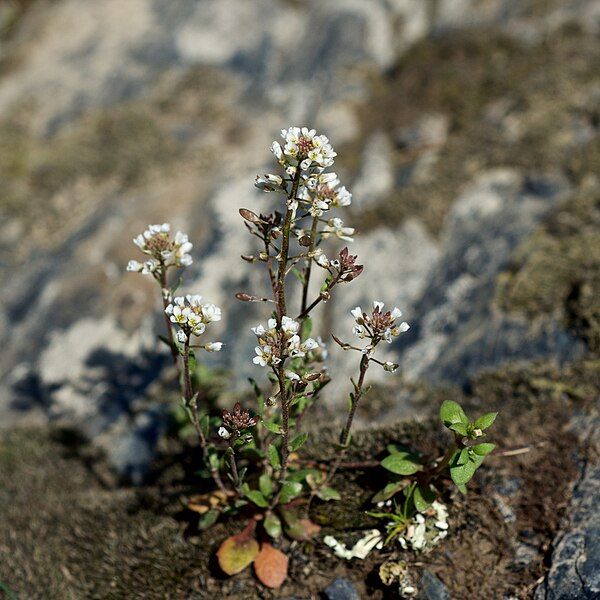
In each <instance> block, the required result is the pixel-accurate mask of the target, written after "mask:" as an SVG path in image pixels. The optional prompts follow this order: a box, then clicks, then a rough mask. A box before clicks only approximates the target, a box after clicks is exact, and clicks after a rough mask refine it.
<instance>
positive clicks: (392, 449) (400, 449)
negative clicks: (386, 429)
mask: <svg viewBox="0 0 600 600" xmlns="http://www.w3.org/2000/svg"><path fill="white" fill-rule="evenodd" d="M386 448H387V451H388V452H389V453H390V454H404V455H407V454H411V453H412V452H411V449H410V448H409V447H408V446H405V445H403V444H388V445H387V446H386Z"/></svg>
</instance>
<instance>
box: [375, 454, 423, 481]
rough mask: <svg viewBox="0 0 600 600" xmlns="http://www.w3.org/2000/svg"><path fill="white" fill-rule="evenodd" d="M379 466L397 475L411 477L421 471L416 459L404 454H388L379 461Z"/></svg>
mask: <svg viewBox="0 0 600 600" xmlns="http://www.w3.org/2000/svg"><path fill="white" fill-rule="evenodd" d="M381 466H382V467H383V468H384V469H387V470H388V471H391V472H392V473H396V474H397V475H412V474H414V473H416V472H417V471H420V470H421V469H422V465H421V464H419V463H418V462H417V460H416V457H414V456H411V455H410V454H408V455H404V453H401V452H399V453H396V454H390V455H389V456H386V457H385V458H384V459H383V460H382V461H381Z"/></svg>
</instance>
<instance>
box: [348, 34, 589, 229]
mask: <svg viewBox="0 0 600 600" xmlns="http://www.w3.org/2000/svg"><path fill="white" fill-rule="evenodd" d="M598 64H600V50H599V48H598V44H597V42H596V40H595V38H593V36H589V35H585V34H582V33H581V32H580V31H577V30H573V28H568V27H565V28H563V29H562V30H559V31H557V32H555V33H554V34H552V36H550V37H549V38H547V39H544V40H543V41H541V42H540V43H538V44H535V45H524V44H521V43H519V42H518V41H517V40H515V39H513V38H510V37H508V36H505V35H502V34H499V33H498V32H497V31H482V30H478V31H472V32H459V33H456V34H453V35H452V36H444V37H440V38H435V37H434V38H428V39H426V40H424V41H422V42H420V43H418V44H416V45H415V47H414V48H413V49H411V50H410V51H409V52H408V53H407V54H406V55H404V56H403V57H402V59H401V61H400V62H399V64H398V65H397V66H396V68H395V69H393V70H392V71H391V72H390V73H388V74H387V75H385V76H383V77H376V78H374V79H373V82H372V85H371V97H370V99H369V102H368V103H367V104H366V105H365V106H364V109H363V110H362V111H361V112H360V116H361V127H362V133H363V136H362V139H364V138H365V137H366V136H368V135H369V134H370V132H372V131H374V130H383V131H386V132H392V133H393V132H395V131H398V130H399V129H401V128H402V127H405V126H408V125H410V124H412V123H414V122H415V121H416V120H418V119H419V117H421V116H423V115H425V114H428V113H441V114H444V115H447V116H448V118H449V119H450V124H449V135H448V140H447V142H446V144H445V145H444V146H443V147H442V148H440V149H439V150H438V159H437V162H436V163H435V165H434V166H433V168H432V169H431V173H430V174H429V175H428V176H427V177H425V178H424V179H423V180H421V181H414V180H409V183H408V185H407V184H399V185H398V186H397V188H396V189H394V191H393V192H392V193H391V194H390V195H389V196H388V197H387V198H385V199H384V200H383V202H382V203H381V204H379V205H377V206H375V207H373V208H369V209H367V210H366V211H364V212H363V213H362V214H361V215H360V221H361V224H362V227H361V230H365V229H369V228H375V227H379V226H381V225H387V226H390V227H393V226H395V225H397V224H399V223H401V222H402V221H403V220H404V219H405V218H407V217H408V216H411V217H418V218H420V219H421V220H422V221H423V222H424V223H426V224H427V225H428V227H429V228H430V230H431V231H432V232H439V231H440V229H441V227H442V225H443V222H444V218H445V216H446V215H447V213H448V210H449V208H450V206H451V205H452V203H453V201H454V199H455V198H456V195H457V194H458V193H459V192H460V189H461V187H462V186H463V185H464V184H465V182H467V181H469V180H470V179H471V178H472V176H473V175H474V174H476V173H478V172H480V171H481V170H482V169H486V168H492V167H495V166H503V167H506V166H512V167H515V168H519V169H524V170H528V169H531V170H534V169H544V170H547V169H553V168H557V169H564V170H566V171H567V172H568V173H569V174H570V176H571V177H572V179H573V181H574V182H575V183H577V184H578V183H579V182H580V181H582V180H583V179H584V178H585V177H586V175H588V174H589V173H597V172H598V164H597V163H598V156H599V155H598V152H600V145H599V144H598V142H597V140H592V141H590V142H588V143H587V144H586V146H585V147H581V148H578V147H577V146H576V143H575V142H574V141H573V140H572V138H571V136H572V134H573V127H574V125H573V121H572V119H573V117H574V116H577V117H580V118H582V119H583V120H584V121H586V120H587V121H588V123H589V124H591V125H593V123H594V122H596V121H597V118H598V115H597V109H596V108H595V107H594V106H593V103H590V102H587V101H582V98H586V97H587V95H588V94H589V90H591V89H592V86H593V82H594V81H595V79H596V78H597V77H598V74H599V70H598ZM586 102H587V103H586ZM494 107H495V108H494ZM494 111H495V112H496V113H498V115H499V116H495V117H490V114H492V113H493V112H494ZM506 115H509V116H510V119H511V121H510V122H511V125H510V126H507V125H506V123H507V122H508V121H507V120H506ZM506 127H509V129H510V127H513V128H514V130H510V131H508V130H507V129H506ZM350 150H351V151H353V152H354V154H356V153H357V151H356V149H354V148H350ZM422 152H423V150H421V149H416V150H415V149H411V148H409V149H404V148H400V147H399V148H398V149H397V150H396V152H395V155H394V160H395V164H396V170H397V172H401V170H402V169H403V168H407V167H409V168H410V165H411V164H413V163H414V161H415V160H416V159H418V157H419V156H420V155H421V154H422ZM340 154H341V153H340ZM356 206H360V199H359V198H357V202H356Z"/></svg>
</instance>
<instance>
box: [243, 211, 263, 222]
mask: <svg viewBox="0 0 600 600" xmlns="http://www.w3.org/2000/svg"><path fill="white" fill-rule="evenodd" d="M239 213H240V215H241V217H242V219H245V220H246V221H250V223H256V224H258V223H261V220H260V217H259V216H258V215H257V214H256V213H253V212H252V211H251V210H249V209H247V208H240V210H239Z"/></svg>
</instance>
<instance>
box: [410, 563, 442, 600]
mask: <svg viewBox="0 0 600 600" xmlns="http://www.w3.org/2000/svg"><path fill="white" fill-rule="evenodd" d="M418 589H419V592H418V594H417V600H450V594H449V592H448V590H447V589H446V586H445V585H444V584H443V583H442V582H441V581H440V580H439V579H438V578H437V577H436V576H435V575H434V574H433V573H432V572H431V571H428V570H427V569H423V572H422V574H421V579H419V584H418Z"/></svg>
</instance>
